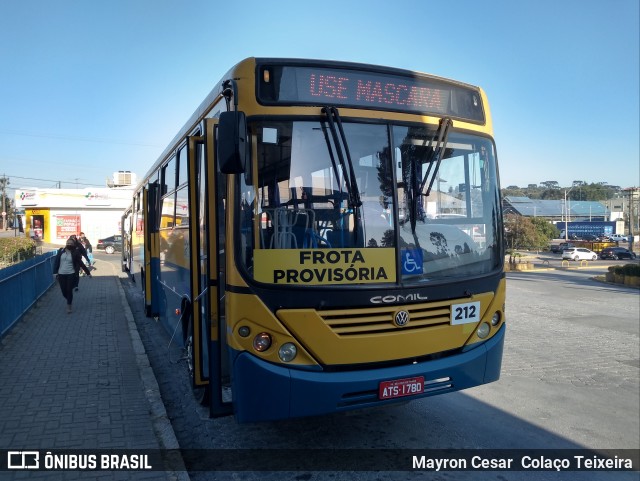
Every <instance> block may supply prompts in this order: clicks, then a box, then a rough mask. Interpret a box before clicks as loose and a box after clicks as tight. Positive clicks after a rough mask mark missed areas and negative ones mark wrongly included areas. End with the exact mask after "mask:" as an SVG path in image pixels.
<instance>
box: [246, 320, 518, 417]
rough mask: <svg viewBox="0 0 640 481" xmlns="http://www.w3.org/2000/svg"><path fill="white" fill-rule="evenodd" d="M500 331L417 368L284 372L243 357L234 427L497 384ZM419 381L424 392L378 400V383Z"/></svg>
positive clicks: (500, 351)
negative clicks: (422, 385) (409, 379)
mask: <svg viewBox="0 0 640 481" xmlns="http://www.w3.org/2000/svg"><path fill="white" fill-rule="evenodd" d="M505 329H506V328H505V326H504V325H503V326H502V327H501V328H500V330H499V331H498V333H497V334H496V335H495V336H493V337H492V338H491V339H489V340H488V341H487V342H485V343H483V344H480V345H479V346H477V347H476V348H474V349H471V350H469V351H467V352H464V353H460V354H456V355H454V356H448V357H446V358H442V359H437V360H433V361H426V362H422V363H418V364H411V365H404V366H397V367H388V368H381V369H368V370H362V371H349V372H332V373H327V372H318V371H300V370H297V369H288V368H286V367H283V366H281V365H273V364H270V363H266V362H264V361H262V360H260V359H258V358H256V357H255V356H252V355H250V354H248V353H246V352H243V353H240V354H239V355H238V356H237V358H236V359H235V362H234V367H233V371H234V377H233V379H234V383H233V398H234V399H233V402H234V409H235V414H236V419H237V420H238V422H254V421H268V420H275V419H285V418H293V417H300V416H314V415H320V414H328V413H333V412H338V411H347V410H350V409H360V408H364V407H371V406H380V405H384V404H391V403H395V402H403V401H407V400H409V399H416V398H419V397H425V396H433V395H436V394H443V393H447V392H453V391H459V390H461V389H466V388H470V387H473V386H478V385H480V384H485V383H488V382H492V381H496V380H497V379H498V378H499V377H500V367H501V364H502V350H503V345H504V336H505ZM416 376H424V378H425V392H424V393H423V394H420V395H416V396H411V397H403V398H399V399H392V400H384V401H383V400H380V399H378V388H379V384H380V382H381V381H388V380H392V379H402V378H411V377H416Z"/></svg>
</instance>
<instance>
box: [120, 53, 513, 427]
mask: <svg viewBox="0 0 640 481" xmlns="http://www.w3.org/2000/svg"><path fill="white" fill-rule="evenodd" d="M499 192H500V191H499V181H498V165H497V157H496V148H495V144H494V140H493V137H492V122H491V116H490V113H489V105H488V103H487V98H486V96H485V93H484V92H483V90H482V89H481V88H478V87H475V86H472V85H468V84H465V83H461V82H457V81H452V80H447V79H444V78H440V77H436V76H433V75H427V74H424V73H420V72H413V71H407V70H401V69H396V68H389V67H380V66H373V65H363V64H356V63H347V62H335V61H318V60H302V59H275V58H247V59H245V60H242V61H241V62H239V63H238V64H237V65H235V66H234V67H233V68H231V69H230V70H229V71H228V72H227V74H226V75H224V77H223V78H222V79H221V80H220V81H219V82H218V84H217V85H215V87H214V88H213V90H212V91H211V93H210V94H209V95H208V96H207V98H206V99H204V101H203V102H202V104H201V105H200V106H199V107H198V109H197V110H196V111H195V112H194V114H193V115H192V117H191V118H190V119H189V120H188V121H187V122H186V123H185V125H184V127H183V128H182V129H181V130H180V131H179V132H178V133H177V135H176V136H175V137H174V139H173V140H172V141H171V142H170V143H169V144H168V146H167V148H166V149H165V151H164V152H163V153H162V154H161V156H160V158H159V159H158V160H157V161H156V162H155V164H154V165H153V166H152V167H151V169H150V170H149V172H148V173H147V174H146V175H145V176H144V178H143V180H142V181H141V183H140V184H139V186H138V189H137V191H136V193H135V195H134V198H133V199H132V204H131V207H130V208H129V209H128V210H127V212H126V213H125V219H124V220H123V225H126V226H127V229H128V232H127V233H126V234H127V235H123V239H125V242H127V243H128V244H129V245H127V246H123V249H122V252H123V267H124V268H125V269H126V270H127V271H129V272H130V273H131V275H132V276H133V277H134V279H136V283H137V284H138V285H140V286H141V287H142V289H143V290H144V298H145V308H146V311H147V314H148V315H149V316H155V317H157V318H158V319H159V320H160V322H161V323H162V325H163V326H164V327H165V328H166V330H167V331H168V333H169V334H170V335H171V336H173V339H174V340H175V339H179V341H180V342H182V343H183V346H184V350H185V354H186V357H187V358H188V360H189V362H188V363H187V365H188V369H185V372H187V373H188V375H190V376H191V378H192V381H193V386H194V391H195V393H196V394H197V395H198V396H200V398H201V400H202V401H203V402H207V403H208V405H209V407H210V412H211V415H212V416H223V415H231V414H232V415H234V416H235V418H236V420H237V421H238V422H253V421H264V420H275V419H286V418H293V417H300V416H311V415H322V414H327V413H333V412H339V411H346V410H351V409H359V408H364V407H372V406H381V405H386V404H391V403H397V402H403V401H406V400H411V399H418V398H422V397H425V396H432V395H436V394H444V393H449V392H453V391H457V390H461V389H466V388H470V387H473V386H477V385H480V384H484V383H488V382H492V381H495V380H497V379H498V378H499V376H500V367H501V362H502V351H503V343H504V335H505V313H504V305H505V276H504V269H503V263H504V252H503V224H502V211H501V203H500V194H499Z"/></svg>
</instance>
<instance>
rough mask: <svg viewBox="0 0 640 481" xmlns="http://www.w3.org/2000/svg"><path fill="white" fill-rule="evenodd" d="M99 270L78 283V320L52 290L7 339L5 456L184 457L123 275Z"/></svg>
mask: <svg viewBox="0 0 640 481" xmlns="http://www.w3.org/2000/svg"><path fill="white" fill-rule="evenodd" d="M96 267H97V270H94V271H93V273H92V274H93V277H92V278H91V279H89V278H87V277H82V278H81V279H80V286H79V287H80V289H79V291H78V292H76V293H74V299H73V313H71V314H67V312H66V301H65V300H64V298H63V297H62V294H61V293H60V288H59V286H58V284H57V283H54V285H53V286H52V287H51V288H50V289H49V290H48V291H47V292H46V293H45V294H44V295H43V296H42V297H41V298H40V300H39V301H38V302H37V303H36V304H35V305H34V306H33V307H32V308H31V309H30V310H29V311H28V312H27V313H26V314H25V316H24V317H23V319H22V320H20V321H19V322H18V324H16V326H15V327H14V328H13V329H12V330H11V331H10V332H9V333H8V334H7V335H6V336H5V337H4V338H2V339H1V340H0V449H7V450H20V449H26V450H28V449H32V450H33V449H40V450H49V449H104V450H109V449H131V450H145V449H149V450H157V449H178V448H179V446H178V443H177V440H176V438H175V435H174V433H173V429H172V427H171V424H170V422H169V420H168V419H167V416H166V412H165V410H164V405H163V404H162V400H161V398H160V394H159V390H158V385H157V383H156V380H155V377H154V375H153V371H152V370H151V367H150V366H149V362H148V359H147V356H146V353H145V352H144V348H143V346H142V343H141V341H140V338H139V336H138V332H137V330H136V327H135V322H134V319H133V316H132V314H131V310H130V308H129V305H128V304H127V301H126V298H125V295H124V291H123V289H122V287H121V285H120V280H119V277H118V275H119V273H118V272H116V269H115V267H114V266H113V265H112V264H109V263H107V262H100V261H98V263H97V264H96ZM5 302H10V300H5ZM12 475H13V476H14V477H11V476H12ZM0 478H1V479H45V478H46V479H96V478H98V479H118V480H121V479H133V480H142V479H144V480H171V481H173V480H178V479H188V475H187V474H186V473H184V472H179V473H164V472H161V471H147V472H141V471H95V472H93V473H90V472H87V471H84V472H82V471H75V472H74V471H57V472H46V471H31V472H24V471H22V472H13V471H12V472H4V473H0Z"/></svg>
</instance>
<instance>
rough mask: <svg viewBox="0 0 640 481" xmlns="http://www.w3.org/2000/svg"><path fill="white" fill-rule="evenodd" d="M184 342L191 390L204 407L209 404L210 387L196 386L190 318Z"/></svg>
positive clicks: (191, 322)
mask: <svg viewBox="0 0 640 481" xmlns="http://www.w3.org/2000/svg"><path fill="white" fill-rule="evenodd" d="M185 336H186V337H185V340H184V350H185V357H186V360H187V373H188V375H189V382H190V384H191V390H192V391H193V396H194V397H195V398H196V401H198V403H200V404H201V405H203V406H207V405H208V404H209V386H196V383H195V379H194V378H195V366H194V362H193V360H194V353H193V321H192V319H191V316H189V321H188V328H187V329H186V334H185Z"/></svg>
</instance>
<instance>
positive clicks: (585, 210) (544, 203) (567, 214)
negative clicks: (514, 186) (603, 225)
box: [502, 196, 612, 223]
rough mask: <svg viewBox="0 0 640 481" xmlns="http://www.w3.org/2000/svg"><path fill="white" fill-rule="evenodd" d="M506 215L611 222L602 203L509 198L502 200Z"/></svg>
mask: <svg viewBox="0 0 640 481" xmlns="http://www.w3.org/2000/svg"><path fill="white" fill-rule="evenodd" d="M502 209H503V211H504V213H505V214H517V215H521V216H524V217H544V218H546V219H549V220H550V221H552V222H554V223H556V222H564V221H565V220H567V219H568V220H569V221H609V220H612V219H610V211H609V210H608V209H607V207H606V206H605V205H603V204H602V203H601V202H591V201H576V200H568V201H567V202H566V203H565V201H564V200H543V199H530V198H529V197H515V196H507V197H505V198H504V199H503V200H502Z"/></svg>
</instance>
